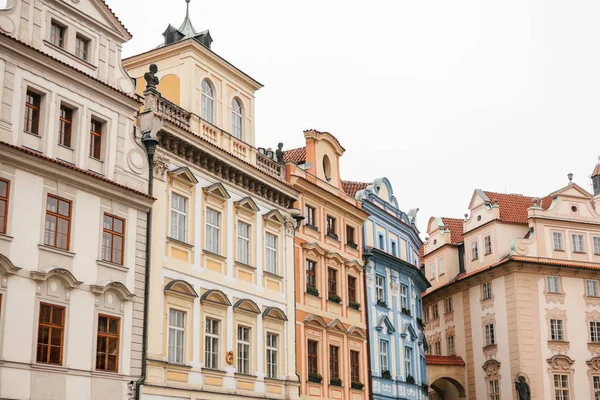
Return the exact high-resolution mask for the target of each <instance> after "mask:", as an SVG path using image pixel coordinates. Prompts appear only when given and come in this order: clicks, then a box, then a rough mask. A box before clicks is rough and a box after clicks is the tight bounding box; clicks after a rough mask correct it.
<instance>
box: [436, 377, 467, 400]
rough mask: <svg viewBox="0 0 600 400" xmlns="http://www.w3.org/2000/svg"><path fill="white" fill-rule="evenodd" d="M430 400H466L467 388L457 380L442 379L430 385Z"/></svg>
mask: <svg viewBox="0 0 600 400" xmlns="http://www.w3.org/2000/svg"><path fill="white" fill-rule="evenodd" d="M429 387H430V389H431V390H430V392H429V399H430V400H461V399H466V393H465V388H464V387H463V385H462V384H461V383H460V382H459V381H457V380H456V379H453V378H450V377H446V376H444V377H441V378H438V379H436V380H435V381H434V382H432V383H431V384H430V386H429Z"/></svg>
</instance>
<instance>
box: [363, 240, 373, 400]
mask: <svg viewBox="0 0 600 400" xmlns="http://www.w3.org/2000/svg"><path fill="white" fill-rule="evenodd" d="M371 255H372V253H371V252H370V251H368V250H367V248H366V247H363V259H364V260H365V268H364V271H363V287H364V288H365V290H364V291H363V292H364V300H363V304H364V305H365V320H366V322H367V329H366V330H367V372H368V377H367V380H368V382H367V385H369V399H370V400H373V371H372V369H371V330H370V329H369V308H370V307H369V295H368V294H367V291H368V287H367V266H368V264H369V259H370V258H371Z"/></svg>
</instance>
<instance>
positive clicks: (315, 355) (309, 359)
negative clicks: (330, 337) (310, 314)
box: [306, 339, 319, 375]
mask: <svg viewBox="0 0 600 400" xmlns="http://www.w3.org/2000/svg"><path fill="white" fill-rule="evenodd" d="M313 349H314V352H313V351H312V350H313ZM306 369H307V372H308V375H312V374H318V373H319V342H317V341H316V340H310V339H308V340H307V344H306Z"/></svg>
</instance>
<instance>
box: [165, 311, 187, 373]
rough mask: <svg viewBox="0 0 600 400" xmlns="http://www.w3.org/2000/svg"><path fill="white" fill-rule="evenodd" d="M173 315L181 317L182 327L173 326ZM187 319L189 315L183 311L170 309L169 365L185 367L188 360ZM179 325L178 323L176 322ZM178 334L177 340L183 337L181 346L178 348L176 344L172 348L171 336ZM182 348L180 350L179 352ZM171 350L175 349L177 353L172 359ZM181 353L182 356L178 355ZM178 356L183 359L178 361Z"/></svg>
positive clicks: (168, 314) (168, 318) (168, 319)
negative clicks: (186, 352) (186, 353)
mask: <svg viewBox="0 0 600 400" xmlns="http://www.w3.org/2000/svg"><path fill="white" fill-rule="evenodd" d="M171 313H177V314H180V315H181V325H182V326H178V325H173V324H171ZM186 317H187V313H186V312H185V311H183V310H180V309H177V308H169V312H168V313H167V329H168V337H167V362H168V363H169V364H176V365H183V364H185V362H186V358H185V351H186V347H187V346H186V344H187V343H186V322H187V321H186V319H187V318H186ZM175 323H177V321H176V322H175ZM173 334H176V335H178V336H176V337H177V338H179V335H181V346H177V344H175V345H174V346H171V343H170V342H171V335H173ZM179 347H180V350H179ZM171 348H173V349H174V351H175V353H174V354H173V357H172V353H171ZM179 351H181V354H178V352H179ZM178 356H180V357H181V360H180V361H178V359H177V358H178Z"/></svg>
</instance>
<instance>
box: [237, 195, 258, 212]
mask: <svg viewBox="0 0 600 400" xmlns="http://www.w3.org/2000/svg"><path fill="white" fill-rule="evenodd" d="M235 206H236V207H237V208H239V209H242V210H244V211H248V212H251V213H253V214H256V213H257V212H259V211H260V208H259V207H258V205H257V204H256V202H255V201H254V200H252V197H244V198H243V199H241V200H240V201H236V202H235Z"/></svg>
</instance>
